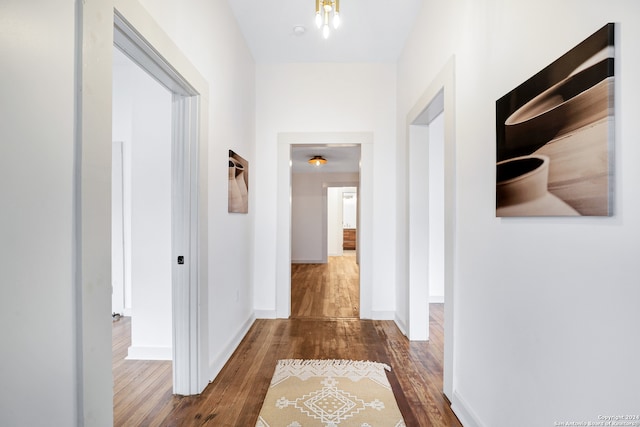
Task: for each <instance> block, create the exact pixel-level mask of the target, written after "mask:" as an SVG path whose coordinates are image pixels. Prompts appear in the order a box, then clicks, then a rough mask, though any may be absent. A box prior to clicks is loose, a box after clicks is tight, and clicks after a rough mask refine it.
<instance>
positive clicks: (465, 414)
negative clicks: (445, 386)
mask: <svg viewBox="0 0 640 427" xmlns="http://www.w3.org/2000/svg"><path fill="white" fill-rule="evenodd" d="M451 410H452V411H453V413H454V414H456V417H458V420H459V421H460V423H461V424H462V425H463V426H464V427H485V424H483V423H482V421H480V418H479V417H478V414H476V413H475V412H474V411H473V410H472V409H471V408H470V407H469V405H468V404H467V402H466V401H465V400H464V399H463V398H462V396H461V395H460V393H459V392H458V391H457V390H456V391H454V392H453V399H451Z"/></svg>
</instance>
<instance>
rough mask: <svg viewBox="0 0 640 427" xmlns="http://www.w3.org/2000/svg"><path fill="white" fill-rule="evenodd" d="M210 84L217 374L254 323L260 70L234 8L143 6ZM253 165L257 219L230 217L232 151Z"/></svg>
mask: <svg viewBox="0 0 640 427" xmlns="http://www.w3.org/2000/svg"><path fill="white" fill-rule="evenodd" d="M141 3H142V5H143V6H144V7H145V8H146V9H147V10H148V12H149V13H150V14H151V15H152V17H153V18H154V19H156V20H157V22H158V23H159V25H160V26H161V27H162V28H163V29H164V30H165V31H166V32H167V34H168V35H169V37H170V38H171V41H172V42H173V43H175V44H176V45H177V46H178V48H179V49H180V50H181V51H182V52H183V53H184V55H185V56H186V57H187V58H188V59H189V60H190V61H191V63H192V64H193V65H194V66H195V67H196V68H197V69H198V71H199V72H200V73H201V74H202V76H203V77H204V78H205V79H206V81H207V83H208V84H209V93H210V97H209V99H210V100H209V104H208V106H207V107H208V111H209V141H208V163H209V164H208V167H209V181H208V188H209V194H208V198H209V207H208V209H209V214H208V216H209V218H208V224H207V227H208V236H209V248H208V264H209V265H208V268H209V278H208V286H207V289H206V291H207V295H202V298H203V299H204V301H201V304H203V307H204V308H205V309H206V311H207V312H208V313H209V318H208V321H207V322H206V325H204V327H205V328H207V329H208V331H207V332H205V333H206V334H207V340H208V344H207V347H206V348H207V350H206V353H207V362H206V363H207V364H208V369H209V376H210V377H211V378H213V376H215V375H217V373H218V372H219V370H220V369H222V366H223V365H224V363H225V362H226V361H227V359H228V357H230V356H231V353H232V352H233V350H234V349H235V347H236V345H237V344H238V343H239V342H240V340H241V338H242V337H243V336H244V333H245V332H246V331H247V330H248V328H249V326H250V325H251V323H252V321H253V289H252V286H253V271H252V269H251V266H252V265H253V250H252V245H253V242H254V231H253V230H254V216H255V213H256V210H257V209H256V204H255V203H254V197H255V195H256V193H257V191H259V190H258V189H257V188H256V182H257V180H259V178H257V177H256V174H254V170H256V169H258V167H259V166H258V162H257V161H255V147H254V145H255V144H254V141H255V128H254V125H255V96H256V93H255V65H254V61H253V58H252V56H251V53H250V51H249V49H248V48H247V46H246V43H245V41H244V37H243V36H242V34H241V33H240V30H239V28H238V26H237V23H236V20H235V17H234V16H233V13H232V12H231V10H230V8H229V6H228V4H227V2H222V1H220V2H210V1H205V0H186V1H180V2H176V1H173V0H165V1H162V2H158V1H155V0H142V1H141ZM229 149H232V150H233V151H235V152H236V153H238V155H240V156H242V157H243V158H245V159H246V160H247V161H248V162H249V170H250V173H249V179H250V182H249V213H248V214H229V213H228V212H227V191H228V152H229V151H228V150H229Z"/></svg>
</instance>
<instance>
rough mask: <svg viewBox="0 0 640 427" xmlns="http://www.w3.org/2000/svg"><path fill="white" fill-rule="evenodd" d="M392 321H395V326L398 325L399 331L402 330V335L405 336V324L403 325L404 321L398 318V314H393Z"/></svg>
mask: <svg viewBox="0 0 640 427" xmlns="http://www.w3.org/2000/svg"><path fill="white" fill-rule="evenodd" d="M394 321H395V322H396V326H398V329H400V332H402V335H404V336H405V337H406V336H407V325H405V323H404V322H403V321H402V319H400V318H399V317H398V316H395V318H394Z"/></svg>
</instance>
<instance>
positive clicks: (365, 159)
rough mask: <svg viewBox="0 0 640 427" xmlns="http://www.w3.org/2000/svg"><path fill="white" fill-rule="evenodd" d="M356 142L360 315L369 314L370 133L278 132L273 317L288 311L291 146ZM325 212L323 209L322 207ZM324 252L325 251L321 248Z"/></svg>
mask: <svg viewBox="0 0 640 427" xmlns="http://www.w3.org/2000/svg"><path fill="white" fill-rule="evenodd" d="M302 144H305V145H340V144H360V187H359V189H360V193H359V201H360V215H361V216H360V223H359V226H360V236H359V241H358V243H359V246H360V251H359V252H358V254H359V257H360V258H359V260H360V318H361V319H371V318H372V315H373V313H372V305H373V304H372V301H373V298H372V297H373V251H372V246H373V245H372V241H373V238H372V237H373V226H372V224H373V133H371V132H283V133H279V134H278V193H277V203H278V205H277V210H278V219H277V228H276V233H277V234H276V317H278V318H281V319H286V318H289V316H290V315H291V146H292V145H302ZM325 212H326V211H325ZM325 252H326V251H325Z"/></svg>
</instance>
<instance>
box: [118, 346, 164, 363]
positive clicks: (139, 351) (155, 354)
mask: <svg viewBox="0 0 640 427" xmlns="http://www.w3.org/2000/svg"><path fill="white" fill-rule="evenodd" d="M125 359H127V360H173V350H172V348H171V347H139V346H136V347H134V346H131V347H129V350H128V352H127V357H126V358H125Z"/></svg>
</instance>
